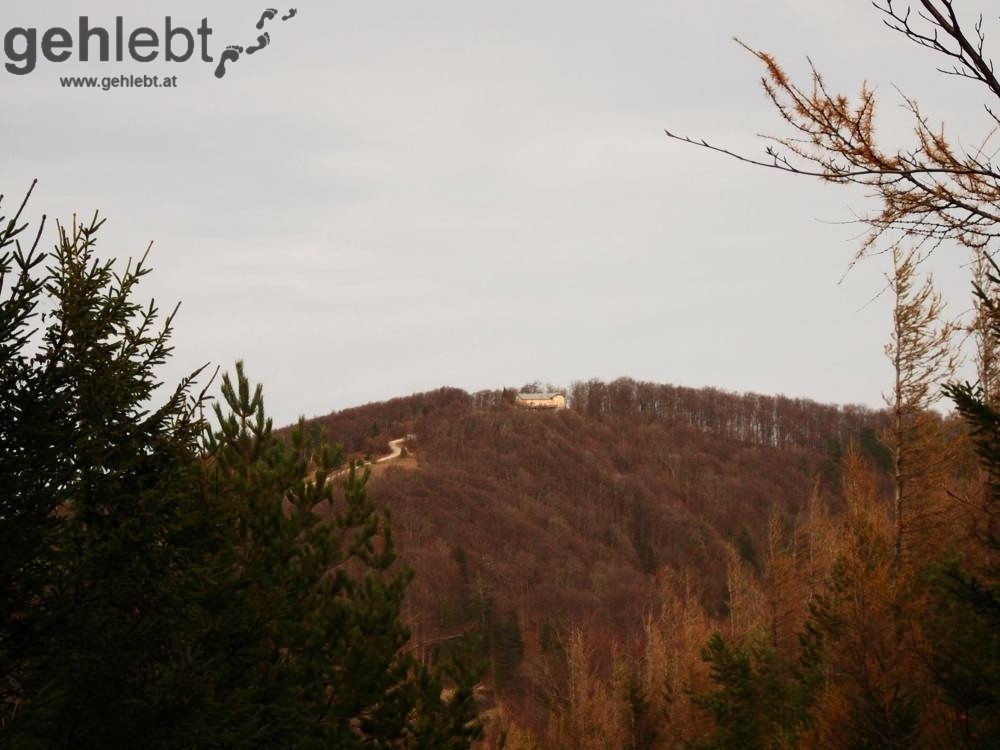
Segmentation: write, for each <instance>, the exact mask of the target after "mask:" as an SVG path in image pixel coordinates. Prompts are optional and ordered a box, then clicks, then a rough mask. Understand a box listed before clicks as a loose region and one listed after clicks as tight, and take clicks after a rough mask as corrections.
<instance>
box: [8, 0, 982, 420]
mask: <svg viewBox="0 0 1000 750" xmlns="http://www.w3.org/2000/svg"><path fill="white" fill-rule="evenodd" d="M959 4H960V5H961V6H963V7H962V8H961V9H962V10H964V9H965V7H966V6H969V7H972V8H976V9H977V10H980V9H983V10H985V9H987V8H986V7H985V5H984V4H979V5H972V4H971V3H970V2H964V1H963V2H960V3H959ZM265 7H267V6H266V3H263V2H262V3H261V4H260V7H259V8H258V7H257V6H251V5H249V4H247V3H246V2H244V1H243V0H241V1H240V2H235V1H225V2H223V1H216V0H211V1H210V0H202V2H189V1H188V0H171V1H170V2H169V3H167V2H146V3H141V4H136V3H124V2H108V1H107V0H88V1H87V2H84V3H80V2H73V3H71V2H68V0H60V1H59V2H56V1H54V0H38V1H36V2H32V3H18V4H16V5H13V4H6V5H5V7H4V8H3V10H2V12H0V33H3V32H5V31H6V30H7V29H8V28H10V27H13V26H18V25H21V26H34V27H37V28H39V29H40V31H39V36H41V33H42V31H43V30H44V29H45V28H48V27H49V26H53V25H58V26H66V27H69V28H70V29H73V30H74V31H75V28H76V26H77V24H78V17H79V15H80V14H86V15H88V16H89V17H90V21H91V24H92V25H97V24H102V25H106V26H109V27H112V28H113V27H114V16H115V15H116V14H122V15H123V16H124V24H125V27H126V31H128V30H130V29H132V28H135V27H137V26H144V25H148V26H152V27H158V28H161V29H162V27H163V24H164V20H163V17H164V15H166V14H169V15H170V16H171V17H172V19H173V22H174V25H175V26H176V25H185V26H188V27H192V28H195V27H197V25H198V24H199V23H200V20H201V18H202V17H208V19H209V24H210V26H211V27H212V29H213V35H212V37H211V45H210V48H211V52H212V53H213V54H214V56H215V58H216V60H218V55H219V54H220V53H221V51H222V50H223V48H224V46H225V45H226V44H229V43H241V44H244V45H246V44H249V43H250V42H252V41H253V39H254V37H255V36H256V34H257V33H258V32H257V31H256V29H255V28H254V25H255V24H256V22H257V19H258V17H259V14H260V12H261V11H262V10H264V8H265ZM275 7H276V8H279V10H280V12H281V13H284V12H285V11H286V10H287V7H288V6H285V5H282V6H280V7H279V6H278V5H275ZM294 7H296V8H297V10H298V15H297V16H296V17H295V18H292V19H290V20H289V21H287V22H280V21H278V20H275V21H272V22H270V23H269V24H268V26H267V29H268V30H269V31H270V33H271V43H270V45H269V46H268V47H266V48H264V49H262V50H260V51H259V52H258V53H256V54H254V55H253V56H248V55H244V56H243V57H242V58H241V59H240V60H239V62H238V63H236V64H234V65H231V66H230V67H229V68H228V71H227V73H226V75H225V77H224V78H223V79H217V78H215V77H214V76H213V70H214V65H210V64H206V63H201V62H198V61H196V60H190V61H188V62H185V63H172V64H171V63H165V62H161V61H156V62H152V63H147V64H142V63H137V62H134V61H131V60H126V61H125V62H121V63H118V62H107V63H100V62H90V63H86V64H84V63H79V62H68V63H61V64H56V63H51V62H47V61H44V60H41V61H39V63H38V66H37V69H36V70H35V71H34V72H32V73H31V74H29V75H24V76H14V75H10V74H8V73H7V72H6V71H4V70H2V69H0V80H2V84H0V85H2V86H3V92H4V101H5V108H4V109H5V111H4V115H3V118H2V121H0V134H2V136H3V139H2V143H3V155H2V157H0V178H2V179H0V192H4V193H6V194H8V196H10V197H13V196H16V195H19V194H20V193H22V192H23V190H24V189H26V188H27V186H28V185H29V184H30V182H31V180H32V179H33V178H36V177H37V178H38V179H39V187H38V189H37V191H36V194H35V198H34V200H33V203H32V208H33V209H34V211H35V212H36V213H41V212H43V211H44V212H46V213H48V214H49V215H50V216H52V217H68V216H70V215H71V214H72V213H73V212H74V211H76V212H77V213H79V214H87V213H89V212H92V211H93V210H94V209H99V210H100V211H101V213H102V214H103V215H104V216H106V217H107V218H108V223H107V225H106V229H105V230H104V232H103V235H102V237H101V239H100V246H101V247H102V249H103V252H104V253H107V254H110V255H115V256H118V257H126V256H128V255H135V254H139V253H141V252H142V250H143V249H144V247H145V245H146V244H147V243H148V242H149V241H150V240H153V241H154V243H155V244H154V250H153V254H152V265H153V266H154V267H155V269H156V270H155V272H154V274H153V275H152V276H151V277H149V279H148V283H147V284H146V294H147V295H151V296H155V297H156V299H157V300H158V301H159V302H160V303H162V304H163V305H164V306H168V305H169V304H172V303H173V302H176V301H181V302H182V307H181V312H180V314H179V316H178V320H177V325H176V338H175V343H176V355H175V358H174V361H173V362H172V364H171V365H170V366H169V367H168V368H167V369H166V370H165V372H164V374H165V376H166V377H168V378H170V379H176V378H177V377H178V376H180V375H181V374H182V373H183V372H185V371H187V370H190V369H193V368H194V367H196V366H198V365H200V364H202V363H204V362H212V363H216V364H221V365H222V366H224V367H225V366H228V365H230V364H231V363H232V362H233V361H234V360H235V359H237V358H243V359H245V360H246V362H247V368H248V372H249V373H250V375H251V377H253V378H254V379H257V380H261V381H263V383H264V385H265V393H266V396H267V401H268V405H269V411H270V412H271V414H273V415H274V417H275V419H276V421H278V422H287V421H289V420H292V419H294V418H295V417H296V416H297V415H299V414H305V415H307V416H312V415H319V414H325V413H327V412H329V411H331V410H334V409H339V408H344V407H347V406H352V405H356V404H360V403H365V402H367V401H373V400H380V399H384V398H389V397H393V396H400V395H406V394H409V393H412V392H415V391H421V390H427V389H431V388H436V387H439V386H443V385H452V386H457V387H461V388H464V389H467V390H470V391H472V390H478V389H481V388H494V387H500V386H503V385H519V384H522V383H524V382H527V381H532V380H541V381H550V382H553V383H556V384H564V385H568V384H569V383H570V382H571V381H573V380H578V379H587V378H591V377H599V378H604V379H611V378H614V377H617V376H620V375H627V376H631V377H634V378H637V379H645V380H653V381H657V382H669V383H677V384H682V385H691V386H703V385H712V386H717V387H721V388H725V389H729V390H736V391H745V390H752V391H758V392H764V393H785V394H787V395H791V396H804V397H809V398H814V399H818V400H821V401H832V402H856V403H864V404H868V405H872V406H877V405H880V404H881V394H882V392H883V391H884V390H885V388H886V386H887V383H888V378H889V373H888V369H887V365H886V363H885V360H884V356H883V354H882V347H883V345H884V342H885V340H886V337H887V333H888V322H889V317H888V316H889V312H888V300H887V299H886V298H884V297H883V298H881V299H877V300H876V301H875V302H873V303H871V304H866V303H868V301H869V300H870V299H871V298H872V297H873V296H874V295H876V294H877V293H878V291H879V290H880V289H881V288H882V285H883V283H884V279H883V276H884V273H885V271H886V261H885V258H875V259H872V260H869V261H866V262H864V263H862V264H861V265H860V266H858V267H857V268H855V269H854V270H853V271H851V272H850V273H849V274H848V275H847V277H846V279H844V281H843V282H841V283H838V282H839V281H840V279H841V277H842V276H843V275H844V273H845V271H846V270H847V268H848V264H849V262H850V260H851V258H852V256H853V254H854V252H855V250H856V249H857V247H858V243H857V236H858V234H859V233H860V231H861V230H860V228H859V227H857V226H850V225H845V224H843V223H842V222H846V221H849V220H850V219H851V217H852V215H853V213H854V212H859V211H863V210H864V209H865V208H866V207H869V206H870V204H868V203H867V202H866V200H865V198H864V196H863V195H861V194H859V193H856V192H850V191H849V190H844V189H842V188H836V187H830V186H823V185H821V184H819V183H816V182H811V181H808V180H805V179H796V178H792V177H790V176H787V175H782V174H777V173H772V172H770V171H768V170H762V169H757V168H753V167H748V166H745V165H741V164H738V163H735V162H732V161H727V160H726V159H724V158H722V157H718V156H716V155H714V154H711V153H708V152H706V151H703V150H700V149H696V148H692V147H689V146H685V145H683V144H680V143H677V142H674V141H671V140H669V139H667V138H666V137H665V136H664V134H663V129H664V128H670V129H672V130H676V131H680V132H683V133H688V134H691V135H695V136H698V137H705V138H707V139H709V140H712V141H716V142H718V143H720V144H724V145H727V146H730V147H732V148H735V149H738V150H742V151H746V152H750V153H759V152H760V151H761V150H762V148H763V144H762V143H761V142H760V141H757V140H755V138H754V134H755V133H757V132H762V131H765V132H772V133H781V132H783V131H782V129H781V127H780V124H779V122H778V121H777V118H776V115H775V113H774V112H773V111H772V110H771V109H770V108H769V105H768V103H767V101H766V100H765V98H764V96H763V93H762V91H761V89H760V86H759V82H758V81H759V76H760V72H761V71H760V67H759V65H757V64H756V61H755V60H754V59H753V58H752V57H751V56H750V55H748V54H747V53H746V52H745V51H744V50H742V49H740V48H739V47H738V46H737V45H736V44H735V43H734V42H733V41H732V37H734V36H739V37H740V38H742V39H744V40H745V41H747V42H748V43H750V44H752V45H754V46H757V47H760V48H764V49H766V50H769V51H771V52H773V53H775V54H776V55H777V56H778V57H779V60H780V61H781V62H783V63H784V65H785V67H786V68H787V69H788V71H789V72H790V73H792V74H793V75H794V76H797V77H799V78H800V79H803V76H804V75H805V74H806V73H807V70H808V68H807V63H806V56H807V55H809V56H811V58H812V59H813V61H814V62H815V63H816V65H817V67H819V68H820V69H821V70H822V71H824V72H825V73H826V74H827V77H828V82H829V83H830V85H831V86H832V87H834V88H838V89H841V90H844V91H845V92H849V93H853V92H855V91H856V90H857V88H858V87H859V85H860V83H861V82H862V81H863V80H865V79H867V80H868V81H869V82H870V83H871V84H873V85H876V86H878V88H879V91H880V92H881V93H882V95H883V102H884V105H883V110H882V119H881V123H882V127H881V128H880V130H881V132H882V133H883V134H884V135H885V136H886V138H892V137H894V136H896V135H899V136H901V137H905V136H906V134H907V127H906V126H907V123H906V119H905V117H904V115H903V113H902V112H900V110H899V107H898V106H897V105H898V103H899V95H898V94H897V93H896V92H895V90H894V88H893V86H894V85H895V86H898V87H900V88H901V89H902V90H903V91H905V92H906V93H907V94H908V95H911V96H915V97H916V98H918V99H919V100H920V101H921V103H922V104H923V105H924V106H925V107H926V108H927V110H928V111H929V113H931V114H932V115H933V116H935V117H943V116H946V117H947V120H948V123H949V125H950V126H953V128H954V129H955V131H956V134H958V135H964V136H965V138H964V140H965V142H971V141H972V140H974V139H975V138H976V137H979V136H981V135H982V134H983V132H984V131H985V119H984V117H983V116H982V114H981V110H980V107H981V105H982V103H983V101H984V98H983V96H982V95H981V93H980V92H979V91H978V90H977V89H976V88H975V87H974V86H973V85H972V84H970V83H966V82H962V81H956V80H954V79H949V78H945V77H944V76H941V75H940V74H936V73H934V71H933V68H934V65H935V63H936V61H935V59H934V58H933V56H931V55H929V53H925V52H923V51H922V50H919V49H917V48H914V47H912V45H909V44H907V43H906V42H905V40H903V39H902V38H898V37H896V36H894V35H893V34H892V33H891V32H889V31H887V30H886V29H885V28H884V27H882V26H881V22H880V19H879V16H878V14H877V13H876V12H875V11H874V10H873V9H872V8H871V6H870V5H869V3H867V2H863V1H861V0H857V1H855V0H850V1H849V0H833V1H830V0H827V1H824V2H819V1H815V2H808V1H807V2H802V0H797V1H795V2H793V1H792V0H757V1H756V2H752V3H751V2H740V1H737V0H715V1H714V2H679V1H678V0H659V1H656V2H654V1H653V0H641V1H640V0H619V1H618V2H614V3H611V2H602V3H597V2H580V1H579V0H575V1H574V2H564V1H562V0H560V1H558V2H553V1H549V0H541V1H540V0H530V1H529V0H506V1H505V2H482V1H480V0H448V1H445V0H424V1H423V2H419V3H418V2H412V1H407V2H403V1H402V0H393V1H391V2H390V1H382V2H378V1H373V2H363V3H362V2H330V1H329V0H322V2H321V1H320V0H296V2H295V5H294ZM968 15H971V13H968ZM995 26H996V24H993V27H995ZM69 74H78V75H97V76H114V75H123V74H124V75H128V74H138V75H144V74H145V75H154V74H155V75H160V76H165V75H176V76H177V85H178V87H177V88H176V89H174V90H168V89H131V90H120V89H119V90H112V91H108V92H104V91H100V90H70V89H64V88H61V87H60V86H59V81H58V79H59V76H62V75H69ZM49 238H50V240H51V239H52V235H51V234H50V235H49ZM965 260H966V258H965V255H964V253H962V252H961V251H958V250H948V251H947V252H942V254H941V255H939V256H938V258H936V259H935V260H934V262H933V266H934V270H935V273H936V275H937V278H938V281H939V283H940V285H941V286H942V288H943V289H944V290H945V292H946V293H947V294H948V296H949V298H950V299H951V300H952V301H951V303H950V310H951V311H952V312H954V313H956V314H957V313H959V312H961V311H963V310H965V309H967V307H968V295H967V289H968V269H967V268H965V267H964V263H965Z"/></svg>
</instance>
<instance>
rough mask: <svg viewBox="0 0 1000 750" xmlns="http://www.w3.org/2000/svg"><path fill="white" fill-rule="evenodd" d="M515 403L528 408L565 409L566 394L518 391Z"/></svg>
mask: <svg viewBox="0 0 1000 750" xmlns="http://www.w3.org/2000/svg"><path fill="white" fill-rule="evenodd" d="M514 403H516V404H517V405H518V406H523V407H524V408H526V409H565V408H566V396H565V395H563V394H562V393H518V394H517V398H516V399H515V400H514Z"/></svg>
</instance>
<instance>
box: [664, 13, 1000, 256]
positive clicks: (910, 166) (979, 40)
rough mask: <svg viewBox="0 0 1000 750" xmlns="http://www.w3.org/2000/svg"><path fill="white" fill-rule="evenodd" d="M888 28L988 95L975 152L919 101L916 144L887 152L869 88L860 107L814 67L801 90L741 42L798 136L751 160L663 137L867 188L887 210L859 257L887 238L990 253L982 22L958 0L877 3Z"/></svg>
mask: <svg viewBox="0 0 1000 750" xmlns="http://www.w3.org/2000/svg"><path fill="white" fill-rule="evenodd" d="M873 4H874V6H875V8H876V9H877V10H878V11H879V12H880V13H881V14H882V15H883V20H884V22H885V23H886V25H887V26H889V28H891V29H893V30H894V31H897V32H899V33H900V34H903V35H904V36H905V37H906V38H908V39H909V40H911V41H912V42H914V43H915V44H918V45H920V46H922V47H925V48H928V49H930V50H932V51H933V52H935V53H936V54H938V55H941V56H944V57H945V58H947V60H948V67H945V68H939V70H941V71H942V72H943V73H946V74H949V75H954V76H956V77H960V78H964V79H971V80H973V81H975V82H977V83H979V84H982V86H983V87H985V88H986V90H987V92H988V97H987V99H988V100H987V103H986V105H985V111H986V116H987V118H988V121H989V122H988V127H987V130H986V133H985V135H984V136H983V137H982V138H981V139H980V140H979V141H978V143H977V145H975V146H973V147H971V148H963V147H961V146H959V145H956V144H955V143H954V142H953V141H952V140H951V139H950V138H949V135H948V133H947V131H946V129H945V127H944V125H943V124H941V125H938V124H935V122H934V121H932V120H931V119H930V117H928V115H926V114H925V112H924V111H923V109H922V108H921V107H920V105H919V104H918V103H917V101H916V100H915V99H912V98H908V97H904V100H903V101H904V106H905V107H906V108H907V109H908V110H909V111H910V113H911V114H912V120H913V132H914V141H913V142H912V143H911V144H909V145H906V146H898V145H886V144H884V143H882V142H881V140H880V138H879V137H878V133H877V131H876V128H875V117H876V110H877V103H878V102H877V97H876V93H875V91H874V89H872V88H870V87H869V86H868V85H867V84H863V85H862V87H861V91H860V93H859V94H858V96H857V97H856V98H854V99H852V98H851V97H848V96H846V95H844V94H841V93H837V92H833V91H831V90H830V89H829V88H828V87H827V85H826V82H825V81H824V79H823V76H822V75H821V74H820V73H819V71H818V70H817V69H816V68H815V67H814V66H812V63H811V61H810V68H811V71H812V74H811V78H810V81H809V83H807V84H806V85H799V84H796V83H794V82H793V81H792V80H791V79H790V78H789V77H788V75H787V74H786V73H785V71H784V70H783V69H782V68H781V66H780V65H779V64H778V63H777V61H776V60H775V59H774V57H772V56H771V55H770V54H768V53H767V52H764V51H761V50H758V49H754V48H752V47H750V46H748V45H746V44H744V43H743V42H740V44H741V45H743V46H744V47H745V48H746V49H747V50H748V51H750V52H751V53H752V54H753V55H755V56H756V57H757V58H758V59H759V60H760V61H761V62H762V63H763V64H764V67H765V73H764V75H763V77H762V79H761V82H762V83H763V86H764V90H765V91H766V92H767V95H768V97H769V98H770V99H771V101H772V102H773V104H774V106H775V107H776V108H777V110H778V112H779V114H780V115H781V117H782V119H784V120H785V122H786V123H788V125H790V126H791V129H792V130H793V134H792V135H788V136H762V137H763V138H765V140H767V141H768V145H767V147H766V150H765V156H764V157H762V158H751V157H748V156H746V155H743V154H738V153H735V152H733V151H730V150H729V149H727V148H724V147H721V146H718V145H715V144H711V143H708V142H706V141H704V140H700V139H695V138H689V137H687V136H681V135H678V134H676V133H674V132H672V131H670V130H667V131H666V133H667V135H668V136H669V137H671V138H674V139H676V140H680V141H684V142H687V143H692V144H694V145H697V146H700V147H704V148H707V149H710V150H712V151H717V152H720V153H723V154H726V155H728V156H731V157H733V158H736V159H739V160H740V161H744V162H748V163H751V164H756V165H759V166H764V167H769V168H772V169H778V170H781V171H784V172H789V173H791V174H796V175H805V176H811V177H817V178H820V179H822V180H825V181H827V182H833V183H838V184H856V185H862V186H864V187H866V188H868V189H869V190H870V192H871V194H872V195H873V196H874V197H876V198H878V200H879V202H880V204H881V205H880V207H879V208H878V209H875V210H873V211H871V212H869V213H867V214H865V215H863V216H862V217H861V220H862V221H863V222H864V223H865V224H867V226H868V227H869V229H870V231H869V232H868V234H867V236H866V238H865V240H864V242H863V243H862V246H861V248H860V249H859V251H858V254H857V257H856V259H857V258H860V257H861V256H863V255H865V254H866V253H867V252H868V251H869V250H871V249H872V248H873V247H874V246H875V245H876V243H878V242H879V241H880V240H888V241H890V242H891V243H893V244H895V243H896V242H898V241H899V239H900V237H908V238H911V239H912V238H914V237H916V238H919V239H920V240H921V241H923V242H926V243H929V244H930V245H931V246H932V247H936V246H937V245H939V244H940V243H942V242H945V241H957V242H960V243H962V244H965V245H968V246H971V247H975V248H985V247H987V246H989V245H990V244H991V242H993V241H994V240H995V239H996V238H997V237H998V236H1000V164H998V162H997V161H996V159H995V158H994V154H993V152H992V151H991V150H990V149H991V142H992V141H993V138H994V136H995V135H996V132H997V130H998V129H1000V117H998V114H997V112H998V110H996V109H994V108H992V107H991V104H990V103H992V104H993V105H994V106H995V105H996V104H997V103H1000V80H998V79H997V75H996V73H995V72H994V67H993V63H992V61H991V59H990V58H989V55H988V54H987V52H986V36H985V32H984V26H983V19H982V16H980V17H979V19H978V20H977V21H976V22H974V23H973V26H972V28H971V29H970V28H969V27H968V21H967V20H966V19H960V18H959V15H958V11H957V10H956V9H955V7H954V5H955V4H954V2H953V0H918V2H916V3H915V4H914V6H913V7H915V8H916V9H917V12H916V13H914V12H913V7H911V6H909V5H907V6H905V7H901V6H899V5H898V4H897V3H894V2H893V0H877V1H876V2H875V3H873Z"/></svg>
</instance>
